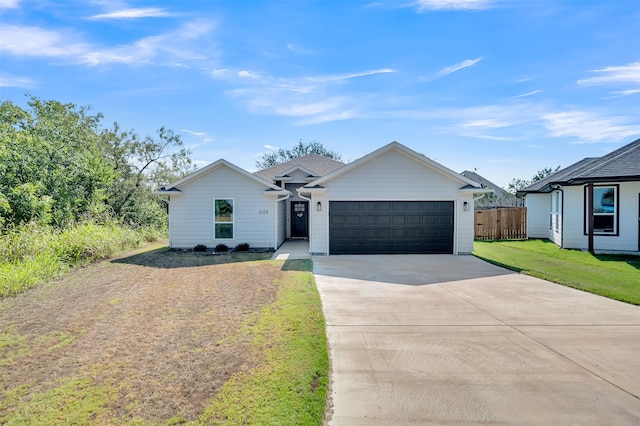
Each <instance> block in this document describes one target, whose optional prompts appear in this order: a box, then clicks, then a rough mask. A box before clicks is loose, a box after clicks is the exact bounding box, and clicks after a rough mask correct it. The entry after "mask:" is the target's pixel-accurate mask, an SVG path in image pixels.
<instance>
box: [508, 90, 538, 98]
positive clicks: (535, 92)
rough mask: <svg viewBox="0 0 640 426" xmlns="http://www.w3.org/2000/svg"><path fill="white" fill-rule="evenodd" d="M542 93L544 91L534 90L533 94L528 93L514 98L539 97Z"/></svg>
mask: <svg viewBox="0 0 640 426" xmlns="http://www.w3.org/2000/svg"><path fill="white" fill-rule="evenodd" d="M540 92H542V90H534V91H532V92H527V93H523V94H521V95H516V96H514V98H526V97H527V96H533V95H537V94H538V93H540Z"/></svg>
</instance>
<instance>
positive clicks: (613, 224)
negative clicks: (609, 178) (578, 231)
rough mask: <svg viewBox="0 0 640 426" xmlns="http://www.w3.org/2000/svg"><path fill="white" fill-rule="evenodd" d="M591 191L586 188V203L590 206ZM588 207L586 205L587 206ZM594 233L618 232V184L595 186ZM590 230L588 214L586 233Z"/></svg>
mask: <svg viewBox="0 0 640 426" xmlns="http://www.w3.org/2000/svg"><path fill="white" fill-rule="evenodd" d="M588 196H589V193H588V191H587V190H586V188H585V205H587V206H588V202H587V201H588V199H587V198H588ZM585 209H586V207H585ZM587 214H592V215H593V233H594V234H603V235H607V234H610V235H617V234H618V185H612V186H594V187H593V211H592V212H588V211H587ZM588 232H589V222H588V216H587V221H585V234H587V233H588Z"/></svg>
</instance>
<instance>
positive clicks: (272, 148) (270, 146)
mask: <svg viewBox="0 0 640 426" xmlns="http://www.w3.org/2000/svg"><path fill="white" fill-rule="evenodd" d="M263 146H264V147H265V148H266V149H268V150H269V151H277V150H279V149H280V148H279V147H277V146H273V145H263Z"/></svg>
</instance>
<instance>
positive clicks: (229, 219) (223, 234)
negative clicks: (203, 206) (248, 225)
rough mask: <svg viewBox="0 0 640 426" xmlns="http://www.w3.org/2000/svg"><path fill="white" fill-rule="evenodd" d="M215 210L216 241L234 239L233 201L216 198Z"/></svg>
mask: <svg viewBox="0 0 640 426" xmlns="http://www.w3.org/2000/svg"><path fill="white" fill-rule="evenodd" d="M213 208H214V218H213V220H214V236H213V238H214V239H225V238H226V239H232V238H233V199H232V198H216V199H215V200H213Z"/></svg>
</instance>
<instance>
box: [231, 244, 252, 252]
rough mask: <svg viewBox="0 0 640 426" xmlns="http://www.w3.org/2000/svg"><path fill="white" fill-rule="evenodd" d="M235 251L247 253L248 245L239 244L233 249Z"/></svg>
mask: <svg viewBox="0 0 640 426" xmlns="http://www.w3.org/2000/svg"><path fill="white" fill-rule="evenodd" d="M234 250H235V251H249V243H240V244H238V245H237V246H236V248H235V249H234Z"/></svg>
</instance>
